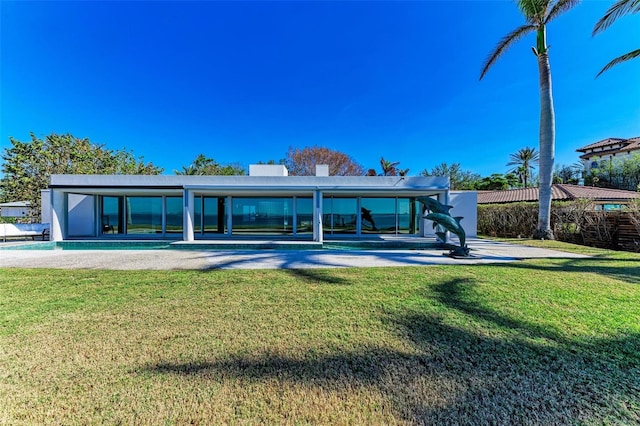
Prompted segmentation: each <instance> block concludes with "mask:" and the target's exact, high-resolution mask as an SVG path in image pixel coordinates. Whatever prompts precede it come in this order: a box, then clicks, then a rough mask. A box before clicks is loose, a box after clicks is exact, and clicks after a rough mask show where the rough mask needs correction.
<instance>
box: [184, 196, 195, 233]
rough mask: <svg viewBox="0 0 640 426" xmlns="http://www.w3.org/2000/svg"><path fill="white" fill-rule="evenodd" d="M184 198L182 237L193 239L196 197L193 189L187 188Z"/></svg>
mask: <svg viewBox="0 0 640 426" xmlns="http://www.w3.org/2000/svg"><path fill="white" fill-rule="evenodd" d="M182 197H183V200H184V211H183V213H182V239H183V240H184V241H193V240H194V239H195V238H194V235H193V228H194V227H193V219H194V218H195V204H196V203H195V197H194V196H193V191H189V190H188V189H185V190H184V192H183V194H182Z"/></svg>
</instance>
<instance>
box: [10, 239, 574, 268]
mask: <svg viewBox="0 0 640 426" xmlns="http://www.w3.org/2000/svg"><path fill="white" fill-rule="evenodd" d="M27 243H29V244H33V242H24V243H20V242H16V243H5V244H18V245H19V244H27ZM261 243H264V241H261ZM467 244H468V246H469V247H470V248H471V257H470V258H465V259H452V258H450V257H448V256H444V255H443V254H444V253H446V250H437V249H424V250H423V249H412V250H409V249H407V250H405V249H384V248H382V249H376V250H370V249H369V250H360V249H348V250H342V249H306V250H291V249H289V250H264V249H262V250H258V249H242V250H240V249H233V250H231V249H230V250H224V249H217V250H198V249H196V248H194V249H191V248H190V249H181V250H0V268H59V269H112V270H213V269H308V268H348V267H383V266H428V265H444V264H449V265H469V264H487V263H502V262H515V261H518V260H522V259H535V258H584V257H587V256H585V255H580V254H574V253H566V252H560V251H556V250H547V249H541V248H534V247H525V246H521V245H515V244H508V243H502V242H496V241H490V240H483V239H475V238H472V239H469V240H468V242H467ZM3 245H4V244H3ZM247 247H250V244H249V245H247Z"/></svg>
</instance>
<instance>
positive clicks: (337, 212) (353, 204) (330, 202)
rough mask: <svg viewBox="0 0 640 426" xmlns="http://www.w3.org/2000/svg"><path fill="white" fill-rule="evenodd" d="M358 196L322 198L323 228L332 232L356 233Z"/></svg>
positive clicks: (327, 231)
mask: <svg viewBox="0 0 640 426" xmlns="http://www.w3.org/2000/svg"><path fill="white" fill-rule="evenodd" d="M357 201H358V200H357V199H356V198H335V197H330V198H324V199H323V200H322V203H323V204H322V229H323V231H324V232H325V233H331V234H355V233H356V231H357V221H358V213H357V211H356V209H357V205H358V202H357Z"/></svg>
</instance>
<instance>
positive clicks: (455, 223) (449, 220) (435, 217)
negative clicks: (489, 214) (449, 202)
mask: <svg viewBox="0 0 640 426" xmlns="http://www.w3.org/2000/svg"><path fill="white" fill-rule="evenodd" d="M425 218H426V219H429V220H431V221H433V227H434V228H435V227H436V225H440V226H442V227H443V228H444V229H446V230H447V231H449V232H451V233H452V234H455V235H457V236H458V238H459V239H460V247H457V248H455V249H454V250H451V251H450V252H449V254H450V255H451V256H468V255H469V248H468V247H467V244H466V242H467V236H466V233H465V232H464V229H462V226H460V220H461V219H462V218H461V217H451V216H450V215H449V214H445V213H429V214H428V215H426V216H425Z"/></svg>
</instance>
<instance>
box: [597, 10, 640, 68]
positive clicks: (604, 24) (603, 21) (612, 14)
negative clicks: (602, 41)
mask: <svg viewBox="0 0 640 426" xmlns="http://www.w3.org/2000/svg"><path fill="white" fill-rule="evenodd" d="M638 12H640V0H618V1H617V2H615V3H614V4H613V6H611V7H610V8H609V10H607V12H606V13H605V14H604V16H603V17H602V18H600V20H599V21H598V22H597V23H596V25H595V26H594V27H593V33H592V34H591V35H592V36H595V35H596V34H599V33H601V32H602V31H604V30H606V29H607V28H609V27H610V26H611V25H613V23H614V22H615V21H616V20H617V19H618V18H620V17H621V16H623V15H626V14H629V13H638ZM639 56H640V49H636V50H634V51H631V52H629V53H625V54H624V55H621V56H618V57H617V58H615V59H613V60H612V61H611V62H609V63H608V64H607V65H605V66H604V68H602V69H601V70H600V72H599V73H598V75H596V78H598V77H599V76H600V74H602V73H603V72H605V71H607V70H608V69H610V68H611V67H613V66H614V65H618V64H619V63H622V62H626V61H629V60H631V59H634V58H637V57H639Z"/></svg>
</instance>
